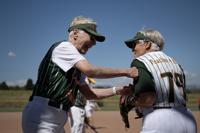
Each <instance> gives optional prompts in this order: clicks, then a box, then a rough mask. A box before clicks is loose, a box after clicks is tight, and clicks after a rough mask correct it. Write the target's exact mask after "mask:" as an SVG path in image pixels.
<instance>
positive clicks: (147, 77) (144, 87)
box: [131, 59, 155, 96]
mask: <svg viewBox="0 0 200 133" xmlns="http://www.w3.org/2000/svg"><path fill="white" fill-rule="evenodd" d="M133 66H134V67H137V69H138V71H139V76H138V78H137V79H136V80H134V90H135V91H134V93H135V95H136V96H137V95H138V94H140V93H142V92H155V83H154V79H153V76H152V74H151V73H150V72H149V71H148V69H147V68H146V66H145V65H144V63H143V62H141V61H139V60H137V59H135V60H133V62H132V63H131V67H133Z"/></svg>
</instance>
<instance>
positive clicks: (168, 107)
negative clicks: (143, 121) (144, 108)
mask: <svg viewBox="0 0 200 133" xmlns="http://www.w3.org/2000/svg"><path fill="white" fill-rule="evenodd" d="M171 108H173V107H170V106H166V107H153V109H154V110H156V109H171Z"/></svg>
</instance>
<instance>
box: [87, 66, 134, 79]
mask: <svg viewBox="0 0 200 133" xmlns="http://www.w3.org/2000/svg"><path fill="white" fill-rule="evenodd" d="M86 75H87V76H89V77H94V78H113V77H121V76H127V77H128V76H129V75H130V69H113V68H107V67H92V69H90V70H89V71H87V73H86Z"/></svg>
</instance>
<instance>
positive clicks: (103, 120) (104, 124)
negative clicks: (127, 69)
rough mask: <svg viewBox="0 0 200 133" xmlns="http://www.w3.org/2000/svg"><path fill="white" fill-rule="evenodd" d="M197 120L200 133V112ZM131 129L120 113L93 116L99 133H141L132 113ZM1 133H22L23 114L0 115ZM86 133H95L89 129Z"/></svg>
mask: <svg viewBox="0 0 200 133" xmlns="http://www.w3.org/2000/svg"><path fill="white" fill-rule="evenodd" d="M194 115H195V117H196V120H197V125H198V133H200V126H199V125H200V112H194ZM129 117H130V123H131V128H130V129H129V130H127V131H126V130H125V129H124V127H123V123H122V121H121V117H120V115H119V112H118V111H97V112H95V113H94V115H93V120H94V124H95V126H96V127H97V131H98V132H99V133H133V132H134V133H139V130H140V129H139V128H140V124H141V120H134V113H132V112H131V113H130V115H129ZM65 131H66V133H70V128H69V124H66V126H65ZM0 132H1V133H22V129H21V113H15V112H14V113H13V112H11V113H7V112H1V113H0ZM86 133H94V131H92V130H91V129H89V128H87V129H86Z"/></svg>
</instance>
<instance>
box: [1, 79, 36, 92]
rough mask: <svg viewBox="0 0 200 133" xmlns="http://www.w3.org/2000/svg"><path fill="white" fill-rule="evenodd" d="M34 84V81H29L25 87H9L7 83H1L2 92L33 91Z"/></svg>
mask: <svg viewBox="0 0 200 133" xmlns="http://www.w3.org/2000/svg"><path fill="white" fill-rule="evenodd" d="M33 88H34V84H33V80H32V79H28V80H27V81H26V84H25V85H24V86H18V85H16V86H9V85H7V83H6V82H5V81H3V82H2V83H0V90H33Z"/></svg>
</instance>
